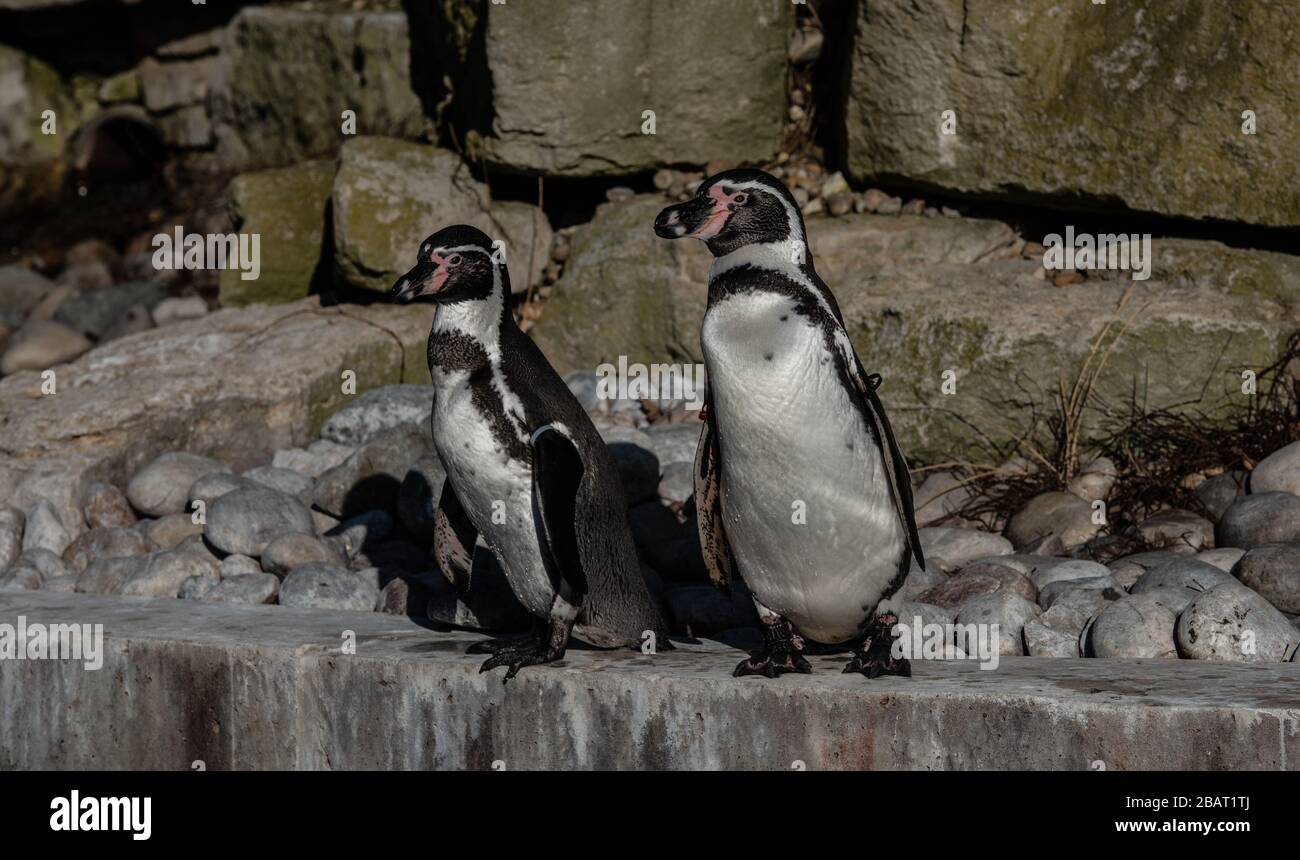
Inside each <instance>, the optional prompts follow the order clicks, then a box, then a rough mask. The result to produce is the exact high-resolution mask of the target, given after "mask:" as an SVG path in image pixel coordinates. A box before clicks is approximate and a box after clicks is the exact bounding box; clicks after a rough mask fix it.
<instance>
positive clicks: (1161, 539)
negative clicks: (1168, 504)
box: [1137, 510, 1214, 551]
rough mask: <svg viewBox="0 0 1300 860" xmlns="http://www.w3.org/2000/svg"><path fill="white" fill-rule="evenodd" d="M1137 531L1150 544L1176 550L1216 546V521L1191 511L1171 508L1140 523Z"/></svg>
mask: <svg viewBox="0 0 1300 860" xmlns="http://www.w3.org/2000/svg"><path fill="white" fill-rule="evenodd" d="M1137 533H1138V535H1139V536H1141V538H1142V539H1143V540H1144V541H1146V543H1147V545H1148V546H1151V547H1153V548H1155V547H1169V548H1170V549H1173V550H1174V551H1182V550H1184V549H1192V550H1202V549H1209V548H1211V547H1213V546H1214V523H1212V522H1210V521H1209V520H1207V519H1206V518H1205V517H1202V516H1199V515H1198V514H1194V513H1192V512H1191V511H1181V510H1169V511H1163V512H1161V513H1159V514H1156V515H1155V516H1153V517H1148V518H1147V519H1145V520H1143V521H1142V522H1140V523H1138V526H1137Z"/></svg>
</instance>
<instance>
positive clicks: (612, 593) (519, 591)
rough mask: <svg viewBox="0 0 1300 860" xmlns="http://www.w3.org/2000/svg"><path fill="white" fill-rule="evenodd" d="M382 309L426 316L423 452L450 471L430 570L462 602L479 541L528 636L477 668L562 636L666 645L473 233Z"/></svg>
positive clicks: (622, 525) (612, 510)
mask: <svg viewBox="0 0 1300 860" xmlns="http://www.w3.org/2000/svg"><path fill="white" fill-rule="evenodd" d="M390 297H391V299H392V300H393V301H397V302H401V303H408V302H417V301H418V302H431V303H433V304H434V305H435V306H436V309H435V311H434V314H433V326H432V330H431V331H430V333H429V373H430V375H431V376H432V378H433V385H434V401H433V413H432V430H433V442H434V447H435V448H436V450H437V452H438V456H439V458H441V460H442V464H443V467H444V468H445V469H446V472H447V479H446V481H445V482H444V483H443V486H442V493H441V496H440V499H439V502H438V510H437V513H436V515H435V518H434V535H433V547H434V556H435V560H436V562H437V565H438V568H439V570H440V571H441V572H442V574H443V575H444V576H445V577H446V578H447V579H448V580H449V581H450V582H451V583H452V584H453V585H454V586H455V587H456V588H457V590H458V591H460V592H461V593H462V594H463V593H464V592H465V591H466V590H467V589H468V588H469V586H470V571H471V569H472V561H473V552H474V546H475V543H476V541H477V539H478V538H479V537H480V536H481V537H482V538H483V540H484V542H485V543H486V545H487V547H488V548H489V549H490V550H491V551H492V553H493V554H494V555H496V557H497V559H498V560H499V561H500V563H501V567H502V568H503V569H504V571H505V576H506V580H507V581H508V582H509V584H510V588H511V590H512V591H513V592H514V594H515V595H516V596H517V597H518V598H519V601H520V602H521V603H522V604H523V605H524V606H525V607H526V608H527V609H528V611H529V612H530V613H531V614H532V615H533V616H534V618H535V619H536V627H535V630H534V633H533V635H532V636H530V637H527V638H525V639H523V640H520V639H518V638H508V639H496V640H491V641H487V642H483V643H477V644H476V645H473V646H471V647H470V649H469V650H470V653H480V654H481V653H486V654H491V655H492V656H491V657H489V658H488V659H487V661H485V662H484V663H483V665H482V668H481V669H480V671H481V672H487V671H489V670H491V669H494V668H497V667H499V666H504V667H506V673H505V680H507V681H508V680H509V679H510V678H512V677H514V676H515V675H516V674H517V673H518V672H519V670H520V669H521V668H523V667H525V666H533V665H538V664H543V663H550V662H554V661H556V660H559V659H561V658H562V657H563V656H564V653H565V649H566V647H567V645H568V642H569V637H570V635H576V636H577V637H578V638H579V639H582V640H583V641H585V642H587V643H589V644H590V645H594V646H596V647H600V648H615V647H620V646H629V647H637V646H639V645H640V644H641V642H642V640H643V638H644V636H645V634H646V633H647V632H648V631H652V632H653V633H654V634H655V636H656V639H655V642H656V643H658V647H660V648H671V647H672V646H671V645H670V644H669V643H668V640H667V628H666V626H665V624H664V622H663V620H662V617H661V614H660V611H659V608H658V606H657V605H656V603H655V601H654V599H653V598H652V597H651V595H650V592H649V589H648V588H647V586H646V583H645V579H644V578H643V576H642V574H641V568H640V564H639V562H638V560H637V554H636V549H635V546H634V544H633V542H632V533H631V530H630V527H629V525H628V520H627V499H626V496H625V493H624V490H623V485H622V482H621V480H620V478H619V474H618V470H617V467H616V466H615V464H614V461H613V459H612V457H611V456H610V454H609V451H608V449H607V448H606V447H605V443H604V441H603V440H602V439H601V437H600V435H599V434H598V433H597V432H596V428H595V426H594V425H593V424H592V423H591V419H590V418H589V417H588V416H587V413H586V411H585V410H584V409H583V408H582V406H581V405H580V404H579V403H578V401H577V399H576V398H575V397H574V396H573V393H572V392H571V391H570V390H569V387H568V386H567V385H566V384H565V383H564V380H562V379H561V378H560V376H559V374H557V373H556V372H555V369H554V368H552V367H551V365H550V363H549V362H548V361H547V360H546V357H545V356H544V355H543V354H542V351H541V350H540V349H539V348H538V347H537V345H536V344H534V343H533V341H532V339H531V338H529V337H528V336H527V335H526V334H524V333H523V332H522V331H520V329H519V327H518V326H517V325H516V324H515V322H514V318H513V315H512V314H511V310H510V305H509V297H510V275H509V272H508V271H507V268H506V265H505V262H504V260H503V259H502V255H501V254H500V253H499V252H497V251H496V250H495V249H494V247H493V244H492V240H491V239H489V238H488V236H487V235H486V234H484V233H483V232H482V231H480V230H477V229H475V228H473V227H468V226H464V225H457V226H453V227H447V228H444V229H442V230H439V231H438V232H436V233H434V234H433V235H432V236H430V237H429V238H427V239H425V240H424V242H423V243H422V244H421V245H420V249H419V254H418V255H417V258H416V263H415V266H414V267H413V268H412V269H411V270H410V271H409V272H407V273H406V274H405V275H403V276H402V277H401V278H399V279H398V280H397V282H396V283H395V284H393V287H392V290H391V291H390Z"/></svg>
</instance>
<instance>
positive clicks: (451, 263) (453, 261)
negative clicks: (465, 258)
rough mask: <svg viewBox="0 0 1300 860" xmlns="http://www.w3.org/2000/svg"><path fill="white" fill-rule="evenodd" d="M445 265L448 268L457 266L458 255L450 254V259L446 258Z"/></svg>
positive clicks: (458, 262)
mask: <svg viewBox="0 0 1300 860" xmlns="http://www.w3.org/2000/svg"><path fill="white" fill-rule="evenodd" d="M447 265H448V266H459V265H460V254H452V255H451V256H450V257H448V258H447Z"/></svg>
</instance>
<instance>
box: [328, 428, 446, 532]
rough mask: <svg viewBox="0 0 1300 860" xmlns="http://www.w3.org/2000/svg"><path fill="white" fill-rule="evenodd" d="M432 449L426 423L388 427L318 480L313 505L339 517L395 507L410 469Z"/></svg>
mask: <svg viewBox="0 0 1300 860" xmlns="http://www.w3.org/2000/svg"><path fill="white" fill-rule="evenodd" d="M432 451H433V436H432V433H431V431H430V429H429V428H428V427H427V426H426V427H423V428H421V427H418V426H416V425H415V424H402V425H399V426H397V427H394V428H393V429H391V430H385V431H383V432H381V433H380V434H379V435H378V436H376V437H375V438H374V439H372V440H371V441H370V442H368V443H367V444H365V445H362V446H361V447H360V448H358V449H357V451H356V453H355V454H353V455H352V456H351V457H349V458H348V459H347V460H345V461H344V462H343V463H342V464H340V465H338V466H335V467H334V468H333V469H330V470H329V471H328V472H326V473H325V474H323V475H321V476H320V478H318V479H317V481H316V487H315V489H314V490H313V491H312V504H313V505H314V506H315V507H317V508H319V509H320V510H322V511H325V512H326V513H328V514H331V515H333V516H336V517H352V516H356V515H358V514H363V513H366V512H367V511H373V510H384V511H390V510H393V509H394V508H395V506H396V504H397V497H398V492H399V490H400V489H401V486H402V481H403V480H404V479H405V478H406V474H407V472H408V471H410V469H411V467H412V465H414V464H415V463H416V462H418V461H419V460H420V458H421V457H424V456H426V455H427V454H429V453H430V452H432ZM441 489H442V488H441V487H439V491H441Z"/></svg>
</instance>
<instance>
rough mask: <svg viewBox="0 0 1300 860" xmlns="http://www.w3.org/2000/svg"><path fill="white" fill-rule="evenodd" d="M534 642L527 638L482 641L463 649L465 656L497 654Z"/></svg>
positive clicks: (516, 637) (515, 637)
mask: <svg viewBox="0 0 1300 860" xmlns="http://www.w3.org/2000/svg"><path fill="white" fill-rule="evenodd" d="M533 641H534V640H532V639H530V638H529V637H527V636H524V637H519V636H514V637H511V638H507V639H484V640H483V641H482V642H475V643H474V644H473V645H471V646H469V647H468V648H466V649H465V653H466V654H497V653H499V652H501V651H506V650H508V649H511V648H519V647H520V646H522V645H526V644H528V643H530V642H533Z"/></svg>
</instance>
